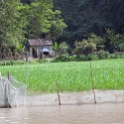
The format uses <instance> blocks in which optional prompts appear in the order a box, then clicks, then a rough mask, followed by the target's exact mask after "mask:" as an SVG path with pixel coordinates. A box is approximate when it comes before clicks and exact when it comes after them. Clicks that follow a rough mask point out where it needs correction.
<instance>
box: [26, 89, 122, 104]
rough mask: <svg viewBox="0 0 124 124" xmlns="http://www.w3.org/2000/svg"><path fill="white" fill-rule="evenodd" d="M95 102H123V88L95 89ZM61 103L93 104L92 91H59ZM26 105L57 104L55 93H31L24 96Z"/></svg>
mask: <svg viewBox="0 0 124 124" xmlns="http://www.w3.org/2000/svg"><path fill="white" fill-rule="evenodd" d="M95 96H96V102H97V103H120V102H124V90H95ZM60 98H61V104H62V105H65V104H74V105H82V104H88V103H89V104H93V103H94V95H93V91H84V92H72V93H60ZM26 105H58V97H57V94H56V93H54V94H42V95H31V96H27V98H26Z"/></svg>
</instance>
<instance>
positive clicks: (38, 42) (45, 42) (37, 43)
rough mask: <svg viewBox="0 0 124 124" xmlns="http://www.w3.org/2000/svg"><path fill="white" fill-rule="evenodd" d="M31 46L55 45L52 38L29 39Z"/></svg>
mask: <svg viewBox="0 0 124 124" xmlns="http://www.w3.org/2000/svg"><path fill="white" fill-rule="evenodd" d="M28 42H29V45H30V46H51V45H53V43H52V41H51V40H48V39H28Z"/></svg>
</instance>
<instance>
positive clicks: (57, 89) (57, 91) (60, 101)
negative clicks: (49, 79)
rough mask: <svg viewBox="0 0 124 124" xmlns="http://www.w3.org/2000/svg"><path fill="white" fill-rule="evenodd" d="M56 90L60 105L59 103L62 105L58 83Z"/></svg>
mask: <svg viewBox="0 0 124 124" xmlns="http://www.w3.org/2000/svg"><path fill="white" fill-rule="evenodd" d="M56 89H57V95H58V103H59V105H61V98H60V94H59V85H58V82H57V83H56Z"/></svg>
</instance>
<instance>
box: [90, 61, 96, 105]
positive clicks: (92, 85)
mask: <svg viewBox="0 0 124 124" xmlns="http://www.w3.org/2000/svg"><path fill="white" fill-rule="evenodd" d="M90 72H91V80H92V90H93V95H94V102H95V104H96V95H95V91H94V80H93V72H92V60H91V61H90Z"/></svg>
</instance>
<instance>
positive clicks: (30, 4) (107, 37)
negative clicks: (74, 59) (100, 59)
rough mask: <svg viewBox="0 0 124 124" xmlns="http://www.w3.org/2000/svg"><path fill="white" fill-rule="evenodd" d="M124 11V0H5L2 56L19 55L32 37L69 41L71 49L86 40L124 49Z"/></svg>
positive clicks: (0, 7)
mask: <svg viewBox="0 0 124 124" xmlns="http://www.w3.org/2000/svg"><path fill="white" fill-rule="evenodd" d="M123 15H124V1H123V0H97V1H96V0H83V1H82V0H2V1H0V57H1V58H5V56H12V55H14V54H15V56H16V51H17V50H18V48H19V46H20V44H23V45H26V44H27V39H28V38H50V39H52V41H53V42H57V43H58V44H60V43H61V42H65V43H66V44H68V45H69V47H70V51H73V49H77V48H76V46H75V44H76V42H82V41H84V42H83V43H82V44H83V45H86V42H87V46H88V45H90V46H92V45H91V43H92V44H94V46H96V51H99V50H105V51H109V52H116V51H124V21H123V20H124V16H123ZM63 30H64V31H63ZM85 41H86V42H85ZM77 44H78V43H77ZM83 47H84V46H83ZM90 48H91V47H90ZM88 50H89V48H88ZM88 50H86V52H85V53H86V54H87V53H91V52H92V51H94V50H95V49H94V50H91V52H88ZM56 51H57V50H56ZM14 52H15V53H14ZM67 52H68V51H67ZM68 53H69V52H68ZM71 53H72V52H71ZM78 53H79V52H78ZM5 54H6V55H5ZM79 54H80V53H79Z"/></svg>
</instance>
